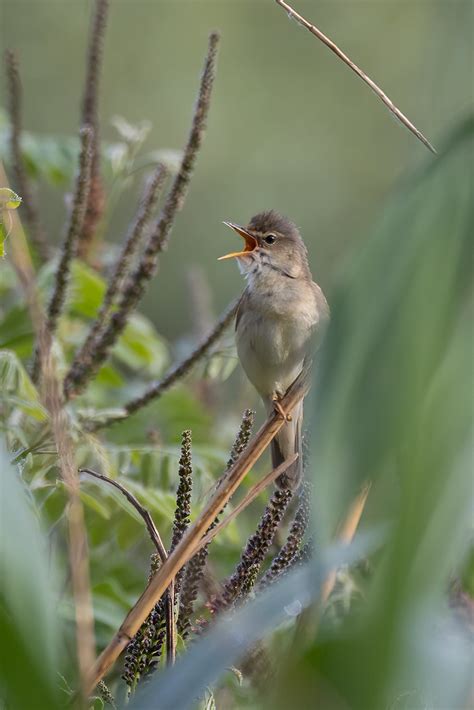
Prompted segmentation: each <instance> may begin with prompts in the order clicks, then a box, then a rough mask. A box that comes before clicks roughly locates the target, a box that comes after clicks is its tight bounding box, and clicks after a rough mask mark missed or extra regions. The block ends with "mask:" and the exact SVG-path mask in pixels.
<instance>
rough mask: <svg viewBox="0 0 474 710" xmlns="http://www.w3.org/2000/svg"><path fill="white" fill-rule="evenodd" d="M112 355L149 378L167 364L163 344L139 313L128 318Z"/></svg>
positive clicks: (148, 322) (149, 323)
mask: <svg viewBox="0 0 474 710" xmlns="http://www.w3.org/2000/svg"><path fill="white" fill-rule="evenodd" d="M112 353H113V356H114V357H115V358H117V360H119V361H120V362H122V363H123V364H125V365H128V367H130V368H131V369H132V370H142V369H144V370H145V371H146V372H147V373H148V374H149V375H150V376H158V375H159V374H160V373H161V372H162V371H163V369H164V367H165V365H166V364H167V362H168V350H167V348H166V346H165V344H164V342H163V341H162V340H161V338H159V337H158V335H157V333H156V330H155V328H154V326H153V325H152V323H151V322H150V321H149V320H148V318H145V317H144V316H142V315H140V314H139V313H133V314H132V315H131V316H130V318H129V320H128V323H127V326H126V328H125V330H124V332H123V334H122V336H121V337H120V339H119V341H118V343H117V345H116V346H115V347H114V349H113V351H112Z"/></svg>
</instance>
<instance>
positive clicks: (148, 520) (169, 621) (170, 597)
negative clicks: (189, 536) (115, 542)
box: [79, 468, 176, 664]
mask: <svg viewBox="0 0 474 710" xmlns="http://www.w3.org/2000/svg"><path fill="white" fill-rule="evenodd" d="M79 473H86V474H87V475H89V476H93V477H94V478H97V479H99V480H100V481H104V482H105V483H108V484H109V485H111V486H114V487H115V488H117V490H119V491H120V493H122V495H124V496H125V498H126V499H127V500H128V502H129V503H130V504H131V505H133V507H134V508H135V510H136V511H137V513H138V514H139V515H140V516H141V517H142V518H143V521H144V523H145V525H146V529H147V530H148V534H149V536H150V538H151V541H152V543H153V544H154V546H155V547H156V551H157V552H158V555H159V556H160V559H161V562H162V564H163V563H164V562H166V560H167V559H168V553H167V552H166V548H165V546H164V544H163V541H162V539H161V536H160V533H159V532H158V528H157V527H156V525H155V522H154V520H153V518H152V516H151V514H150V512H149V511H148V510H147V509H146V508H145V507H144V506H143V505H142V504H141V503H140V502H139V501H138V499H137V498H135V496H134V495H133V494H132V493H130V491H128V490H127V489H126V488H125V486H122V484H121V483H119V482H118V481H115V480H114V479H113V478H109V477H108V476H104V475H103V474H101V473H97V472H96V471H92V469H90V468H81V469H79ZM174 596H175V594H174V579H172V580H171V581H170V584H169V586H168V591H167V594H166V603H165V607H166V611H165V614H166V655H167V660H168V663H170V664H173V663H174V660H175V656H176V623H175V620H174Z"/></svg>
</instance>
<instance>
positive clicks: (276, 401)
mask: <svg viewBox="0 0 474 710" xmlns="http://www.w3.org/2000/svg"><path fill="white" fill-rule="evenodd" d="M272 400H273V406H274V408H275V412H276V413H277V414H279V415H280V417H281V418H282V419H284V420H285V421H287V422H291V420H292V419H293V417H292V416H291V414H289V413H287V412H285V410H284V409H283V407H282V406H281V402H280V398H279V396H278V395H277V394H275V395H273V397H272Z"/></svg>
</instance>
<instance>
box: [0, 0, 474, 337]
mask: <svg viewBox="0 0 474 710" xmlns="http://www.w3.org/2000/svg"><path fill="white" fill-rule="evenodd" d="M0 7H1V14H0V42H1V44H2V49H4V48H5V47H7V46H8V47H11V48H14V49H16V50H18V53H19V57H20V61H21V73H22V79H23V87H24V93H25V128H26V129H28V130H29V131H31V132H33V133H38V134H40V135H41V134H65V135H73V134H75V132H76V130H77V122H78V105H79V101H80V95H81V91H82V82H83V75H84V54H85V50H86V41H87V40H86V37H87V29H88V24H89V18H90V11H91V4H90V2H86V1H82V0H56V1H51V0H31V1H24V0H15V1H14V2H13V1H11V0H2V2H1V5H0ZM295 7H296V8H297V9H298V10H299V11H301V13H303V14H304V15H306V16H307V17H308V18H309V19H311V20H312V21H314V22H315V23H316V24H317V25H318V26H319V27H320V28H321V29H322V30H323V31H325V32H326V33H327V34H328V35H329V36H330V37H331V38H333V39H334V40H335V41H336V42H337V43H339V44H340V46H341V47H342V48H343V49H344V50H345V51H346V52H347V53H348V54H349V56H350V57H351V58H352V59H353V60H354V61H356V62H357V63H359V65H360V66H361V67H362V69H364V70H365V71H366V72H367V73H368V74H369V75H370V76H371V77H372V78H373V79H374V80H375V81H377V82H378V83H379V84H380V85H381V87H382V88H383V89H384V90H385V91H386V92H387V93H388V95H389V96H390V97H391V98H392V99H393V100H394V101H395V103H397V105H398V106H399V107H400V108H401V110H402V111H404V112H405V113H406V114H407V115H408V117H409V118H410V119H411V120H412V121H413V122H414V123H415V124H416V125H417V126H418V127H419V128H420V129H421V130H422V131H423V132H424V133H425V134H426V135H427V137H428V138H429V139H430V140H431V141H432V142H434V144H435V145H436V144H438V143H439V142H440V140H441V137H442V136H443V135H444V133H445V132H446V131H447V129H448V128H450V127H451V126H452V124H453V123H454V121H455V119H456V118H459V116H460V115H463V114H464V113H465V112H466V109H467V108H468V105H469V103H470V100H471V98H472V91H471V80H472V66H473V65H472V46H471V31H472V22H471V20H472V15H473V5H472V3H471V2H470V1H469V0H467V1H464V0H455V1H452V2H451V1H449V2H448V1H446V0H442V1H441V2H436V1H435V0H422V1H417V0H411V1H409V2H404V1H402V0H383V2H382V1H380V2H375V1H372V2H360V1H358V0H357V1H354V0H351V1H349V0H346V1H345V2H343V1H342V0H337V1H336V2H335V1H332V2H314V1H313V2H307V1H306V2H303V1H300V2H298V3H296V4H295ZM214 28H218V29H219V30H221V32H222V47H221V53H220V60H219V71H218V79H217V83H216V88H215V92H214V98H213V104H212V107H211V115H210V120H209V128H208V135H207V139H206V142H205V144H204V148H203V150H202V153H201V155H200V158H199V161H198V167H197V170H196V174H195V178H194V181H193V183H192V186H191V190H190V194H189V198H188V200H187V203H186V206H185V209H184V211H183V212H182V213H181V214H180V215H179V217H178V220H177V222H176V226H175V229H174V233H173V238H172V240H171V245H170V248H169V251H168V253H167V254H166V255H165V256H164V258H163V259H162V262H161V269H160V273H159V275H158V276H157V277H156V279H155V283H154V285H153V287H152V288H151V289H150V291H149V292H148V294H147V297H146V301H145V312H146V313H147V314H148V315H150V316H151V317H152V319H153V320H154V322H155V323H156V324H157V326H158V329H159V331H160V332H161V333H162V334H163V335H164V336H165V337H167V338H169V339H175V338H177V337H178V336H179V335H182V334H183V333H184V332H186V331H188V330H189V327H190V326H191V324H192V315H191V313H190V307H189V291H188V285H187V280H186V271H187V267H188V266H191V265H192V264H199V265H201V267H202V269H203V272H204V275H205V278H206V279H207V281H208V283H209V287H210V289H211V292H212V294H213V298H214V308H215V312H216V313H217V312H218V311H219V310H220V309H221V308H222V307H224V305H225V304H226V303H227V302H228V301H229V300H230V299H231V298H233V296H234V295H235V294H237V293H238V292H239V290H240V289H241V287H242V283H241V279H240V276H239V274H238V271H237V269H236V267H235V265H234V264H232V263H229V262H227V263H223V264H218V263H217V262H216V258H217V257H218V256H219V255H220V254H222V253H224V252H225V251H227V250H228V249H229V247H230V246H231V244H233V239H234V237H233V236H232V235H231V234H230V233H228V231H227V230H226V228H225V227H223V226H222V224H221V222H222V220H223V219H232V220H234V221H237V222H245V221H246V220H248V218H249V217H250V216H251V215H252V214H253V213H255V212H257V211H260V210H262V209H268V208H277V209H279V210H280V211H282V212H283V213H286V214H288V215H289V216H290V217H292V218H293V219H294V220H295V221H296V222H297V224H298V225H299V226H300V227H301V229H302V232H303V235H304V237H305V240H306V242H307V244H308V247H309V251H310V259H311V264H312V268H313V274H314V277H315V280H317V281H318V282H319V283H320V284H321V286H322V287H323V289H325V290H330V287H331V284H332V283H333V281H334V276H335V273H336V271H337V269H338V267H339V263H340V261H341V260H342V259H344V258H345V257H346V255H347V254H349V253H350V252H352V250H354V249H355V250H357V246H358V244H362V243H363V240H364V239H365V236H366V233H367V231H368V228H369V227H370V225H371V224H372V223H373V222H374V220H375V218H376V217H377V216H378V215H379V213H380V212H381V211H382V207H383V201H384V198H385V196H386V195H387V194H388V193H389V192H390V190H391V188H393V186H394V184H395V183H396V182H397V180H398V179H399V177H400V176H403V175H404V174H405V173H407V172H409V171H410V169H411V168H413V166H416V165H418V164H419V163H420V162H421V161H422V160H423V159H425V158H427V157H429V156H428V154H427V152H426V149H425V148H424V147H423V146H422V144H421V143H419V142H418V141H417V140H416V139H415V138H414V137H413V136H412V135H411V134H410V133H408V131H406V130H405V129H404V128H401V127H400V126H399V125H398V124H397V123H396V122H395V120H394V119H393V118H392V116H391V114H390V113H389V112H388V111H387V109H386V108H385V107H384V106H383V105H382V104H381V102H380V101H379V100H378V99H377V98H376V97H375V96H374V95H373V94H372V93H371V91H370V90H369V89H368V87H366V86H364V85H363V84H362V83H361V81H360V80H359V79H357V78H356V77H355V76H354V75H353V74H352V73H351V72H350V71H349V70H348V69H347V68H346V67H345V66H344V65H343V64H342V63H341V62H340V61H339V60H338V59H337V58H336V57H335V56H334V55H333V54H332V53H331V52H330V51H329V50H328V49H326V48H325V47H323V46H322V45H321V44H320V43H319V42H318V41H317V40H316V38H314V37H312V36H311V35H310V34H309V33H308V32H306V31H305V30H304V29H303V28H300V27H299V26H298V25H297V24H296V23H295V22H294V21H290V20H289V19H288V18H287V17H286V15H285V13H284V12H283V11H282V9H281V8H279V7H278V6H277V5H276V4H275V3H274V2H273V1H272V0H251V1H247V0H215V1H214V0H212V1H211V0H191V1H188V0H169V1H165V2H163V1H161V0H153V1H150V2H144V1H143V0H111V10H110V22H109V26H108V31H107V35H106V46H105V68H104V74H103V81H102V93H101V97H102V102H101V106H100V113H101V119H102V131H103V136H104V138H105V139H106V140H112V141H113V140H116V139H117V134H116V131H115V130H114V128H113V127H112V126H111V124H110V120H111V118H112V117H113V116H115V115H121V116H123V117H125V118H126V119H127V120H129V121H130V122H132V123H134V122H140V121H142V120H144V119H147V120H151V121H152V123H153V128H152V131H151V133H150V135H149V137H148V139H147V142H146V145H145V146H144V150H145V151H146V150H154V149H159V148H174V149H180V148H181V147H182V145H183V142H184V140H185V138H186V136H187V132H188V127H189V125H190V118H191V113H192V106H193V102H194V98H195V95H196V90H197V82H198V74H199V72H200V68H201V65H202V61H203V57H204V53H205V48H206V38H207V35H208V32H209V30H211V29H214ZM2 103H4V101H3V100H2ZM140 184H141V180H138V181H137V184H136V185H135V186H134V187H132V188H130V189H129V190H128V193H127V194H125V195H123V196H122V199H121V203H120V205H119V206H118V209H116V210H115V212H114V215H113V219H112V222H111V224H110V225H109V228H108V238H109V239H111V240H119V239H121V238H122V235H123V233H124V231H125V229H126V226H127V224H128V221H129V219H130V217H131V215H132V213H133V210H134V208H135V200H136V196H137V194H138V189H139V187H140ZM42 199H43V200H45V201H46V200H47V205H48V209H47V211H46V216H45V210H44V207H43V210H42V212H43V218H44V219H47V226H48V228H49V230H50V234H51V236H52V237H54V238H55V239H58V235H59V232H60V229H61V226H62V224H63V216H64V210H63V205H62V204H61V200H62V196H61V194H60V191H58V190H54V189H52V188H48V187H45V188H44V189H43V197H42ZM170 303H172V304H173V307H172V308H170Z"/></svg>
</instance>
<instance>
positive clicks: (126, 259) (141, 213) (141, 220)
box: [64, 164, 168, 398]
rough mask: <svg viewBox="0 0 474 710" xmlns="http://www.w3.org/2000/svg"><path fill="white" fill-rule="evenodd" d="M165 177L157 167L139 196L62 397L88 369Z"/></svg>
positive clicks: (71, 368) (165, 173)
mask: <svg viewBox="0 0 474 710" xmlns="http://www.w3.org/2000/svg"><path fill="white" fill-rule="evenodd" d="M167 174H168V172H167V170H166V168H165V166H164V165H161V164H160V165H158V167H157V169H156V170H155V172H154V174H153V175H152V177H151V179H150V182H149V185H148V188H147V189H146V192H145V194H144V196H143V199H142V201H141V204H140V207H139V209H138V212H137V215H136V217H135V220H134V221H133V224H132V225H131V227H130V230H129V234H128V237H127V239H126V241H125V244H124V245H123V248H122V251H121V253H120V256H119V257H118V259H117V261H116V263H115V266H114V269H113V272H112V274H111V276H110V280H109V285H108V287H107V290H106V292H105V296H104V300H103V303H102V305H101V307H100V311H99V313H98V315H97V318H96V319H95V321H94V323H93V324H92V326H91V329H90V331H89V333H88V335H87V337H86V339H85V341H84V343H83V344H82V345H81V347H80V348H79V350H78V352H77V353H76V355H75V357H74V362H73V363H72V365H71V367H70V369H69V372H68V374H67V375H66V377H65V380H64V395H65V397H66V398H68V397H69V395H70V394H71V393H74V394H77V392H78V385H77V383H76V379H77V377H78V374H79V376H80V373H81V372H83V371H84V370H87V369H88V368H89V367H90V366H91V362H92V357H93V349H94V344H95V341H96V340H97V339H98V337H99V336H100V334H101V333H102V332H103V331H104V329H105V328H106V326H107V325H108V322H109V319H110V315H111V309H112V307H113V306H114V304H115V302H116V299H117V296H118V294H119V292H120V289H121V287H122V286H123V282H124V279H125V277H126V276H127V274H128V273H129V271H130V269H131V266H132V259H133V257H134V256H135V254H136V252H137V250H138V248H139V246H140V242H141V240H142V238H143V236H144V233H145V230H146V228H147V227H148V225H149V222H150V219H151V217H152V214H153V210H154V209H155V207H156V204H157V202H158V198H159V196H160V192H161V189H162V187H163V184H164V181H165V180H166V177H167ZM84 386H85V384H84Z"/></svg>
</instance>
